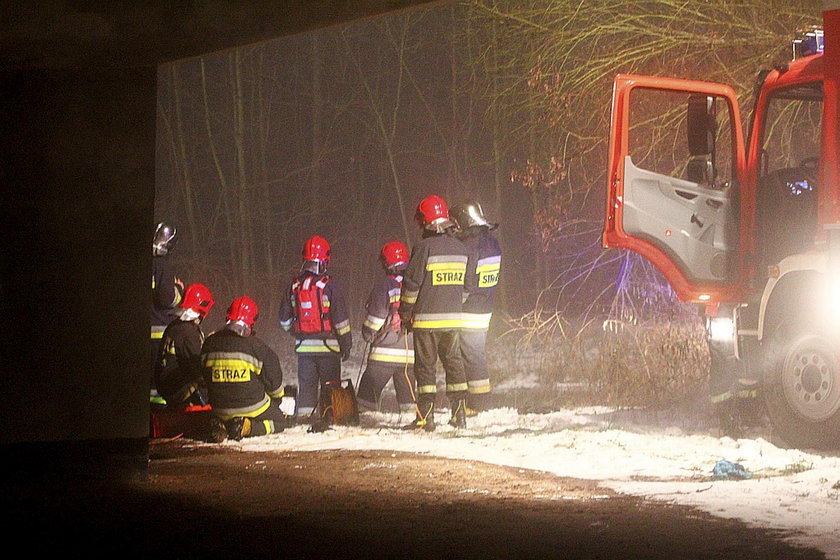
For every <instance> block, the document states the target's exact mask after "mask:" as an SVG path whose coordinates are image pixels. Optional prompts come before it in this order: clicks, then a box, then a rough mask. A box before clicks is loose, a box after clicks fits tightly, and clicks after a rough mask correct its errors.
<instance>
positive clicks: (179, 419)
mask: <svg viewBox="0 0 840 560" xmlns="http://www.w3.org/2000/svg"><path fill="white" fill-rule="evenodd" d="M212 410H213V408H212V407H211V406H210V405H209V404H206V405H203V406H201V405H190V406H187V407H184V408H168V407H160V408H157V407H153V408H152V412H151V416H150V418H149V437H151V438H153V439H154V438H176V437H181V436H183V437H185V438H189V439H206V438H207V435H208V434H209V433H210V416H211V414H212Z"/></svg>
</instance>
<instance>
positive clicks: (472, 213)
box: [451, 201, 498, 229]
mask: <svg viewBox="0 0 840 560" xmlns="http://www.w3.org/2000/svg"><path fill="white" fill-rule="evenodd" d="M451 214H452V219H453V220H455V223H456V224H458V228H459V229H467V228H468V227H472V226H485V227H488V228H490V229H496V227H497V226H498V224H493V223H490V222H488V221H487V218H485V217H484V211H483V210H482V209H481V204H479V203H478V202H476V201H471V202H466V203H464V204H458V205H457V206H455V207H454V208H453V209H452V213H451Z"/></svg>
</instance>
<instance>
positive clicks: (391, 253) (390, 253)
mask: <svg viewBox="0 0 840 560" xmlns="http://www.w3.org/2000/svg"><path fill="white" fill-rule="evenodd" d="M379 256H380V258H381V259H382V262H384V263H385V268H398V267H400V266H403V267H404V266H405V265H406V264H408V247H406V246H405V243H403V242H402V241H389V242H388V243H386V244H385V245H383V246H382V251H381V252H380V254H379Z"/></svg>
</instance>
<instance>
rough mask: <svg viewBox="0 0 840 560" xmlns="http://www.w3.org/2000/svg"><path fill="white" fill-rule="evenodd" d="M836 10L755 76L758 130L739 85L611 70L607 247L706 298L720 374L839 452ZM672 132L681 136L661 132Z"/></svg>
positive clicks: (795, 430)
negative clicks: (633, 255) (745, 111)
mask: <svg viewBox="0 0 840 560" xmlns="http://www.w3.org/2000/svg"><path fill="white" fill-rule="evenodd" d="M824 5H825V11H824V12H823V28H822V29H821V30H817V29H814V30H810V31H809V32H808V33H807V34H805V35H804V36H803V37H801V38H799V39H798V40H796V41H794V44H793V50H794V53H793V55H794V56H792V60H791V61H790V62H787V63H785V64H782V65H779V66H777V67H776V68H774V69H773V70H770V71H764V72H762V73H761V74H759V78H758V81H757V83H756V89H755V101H754V104H753V106H752V107H751V111H750V116H749V128H748V130H749V134H748V137H747V138H746V139H745V137H744V133H743V131H742V120H741V114H740V111H739V107H738V102H737V99H736V95H735V91H734V90H733V89H732V88H731V87H729V86H726V85H723V84H717V83H709V82H698V81H691V80H682V79H672V78H660V77H650V76H639V75H618V76H617V77H616V78H615V83H614V90H613V106H612V129H611V133H610V161H609V175H608V181H609V184H608V197H607V208H606V218H605V226H604V232H603V244H604V246H605V247H618V248H625V249H629V250H632V251H635V252H637V253H639V254H640V255H642V256H644V257H646V258H647V259H648V260H650V261H651V262H652V263H653V264H654V265H655V266H656V267H657V268H658V269H659V270H660V271H661V272H662V273H663V275H664V276H665V277H666V278H667V280H668V281H669V282H670V283H671V286H672V287H673V288H674V290H675V292H676V293H677V295H678V297H679V298H680V299H681V300H682V301H686V302H694V303H697V304H698V305H699V306H701V307H702V309H703V310H704V312H705V316H706V325H707V334H708V338H709V345H710V349H711V356H712V361H711V367H712V379H714V378H716V377H720V376H721V374H723V373H726V374H728V375H729V376H730V377H734V378H736V379H737V381H738V383H739V385H738V386H739V387H742V388H744V390H748V391H756V392H757V393H758V394H760V395H761V397H762V398H763V401H764V403H765V404H766V409H767V413H768V416H769V417H770V419H771V422H772V424H773V429H774V432H775V433H776V435H777V436H779V437H780V439H781V440H782V442H783V443H785V444H787V445H789V446H795V447H815V448H836V447H837V446H839V445H840V0H826V1H825V2H824ZM657 123H658V124H657ZM675 129H679V132H680V137H681V138H685V141H684V142H683V141H682V140H681V141H680V142H678V143H673V142H672V143H670V144H668V145H667V146H664V145H663V144H664V143H663V142H656V140H657V138H658V137H659V135H660V134H661V133H662V131H663V130H670V131H673V130H675ZM674 169H676V170H677V171H674ZM724 370H726V371H724ZM733 390H735V389H733ZM713 397H714V395H713Z"/></svg>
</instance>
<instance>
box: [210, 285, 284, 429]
mask: <svg viewBox="0 0 840 560" xmlns="http://www.w3.org/2000/svg"><path fill="white" fill-rule="evenodd" d="M258 315H259V309H258V308H257V303H256V302H255V301H254V300H253V299H251V298H250V297H248V296H241V297H238V298H236V299H234V300H233V302H231V304H230V307H228V310H227V322H226V323H225V326H224V327H223V328H222V329H221V330H219V331H217V332H215V333H213V334H211V335H210V336H209V337H207V340H206V341H205V342H204V346H203V347H202V349H201V363H202V367H203V369H204V380H205V382H206V383H207V387H208V398H209V401H210V405H211V406H212V407H213V417H212V428H211V435H210V439H211V441H214V442H217V443H220V442H222V441H224V440H225V439H226V438H231V439H235V440H237V441H239V440H241V439H242V438H243V437H250V436H262V435H266V434H273V433H276V432H282V431H283V427H284V425H285V415H284V414H283V412H282V411H281V410H280V401H281V400H282V398H283V370H282V369H281V368H280V359H279V358H278V357H277V354H275V353H274V351H273V350H272V349H271V348H269V347H268V345H266V344H265V343H264V342H263V341H262V340H260V339H259V338H257V336H256V334H255V333H254V322H255V321H256V320H257V317H258Z"/></svg>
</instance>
